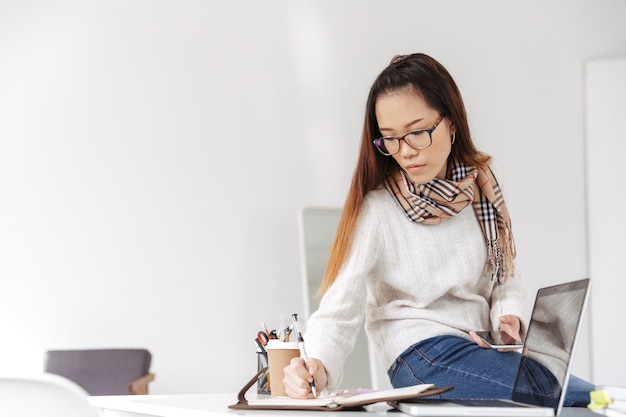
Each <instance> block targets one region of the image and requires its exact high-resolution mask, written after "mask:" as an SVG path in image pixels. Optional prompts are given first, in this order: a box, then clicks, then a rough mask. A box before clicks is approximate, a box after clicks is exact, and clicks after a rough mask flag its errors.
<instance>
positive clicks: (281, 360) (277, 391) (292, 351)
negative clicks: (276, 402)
mask: <svg viewBox="0 0 626 417" xmlns="http://www.w3.org/2000/svg"><path fill="white" fill-rule="evenodd" d="M265 350H266V351H267V361H268V365H269V374H270V375H269V378H270V391H271V393H272V397H278V396H286V395H287V393H286V392H285V385H284V384H283V378H284V377H285V372H284V369H285V367H286V366H287V365H289V363H290V362H291V359H292V358H297V357H299V356H300V348H299V346H298V342H281V341H280V340H275V339H272V340H270V341H269V342H268V343H267V345H266V346H265Z"/></svg>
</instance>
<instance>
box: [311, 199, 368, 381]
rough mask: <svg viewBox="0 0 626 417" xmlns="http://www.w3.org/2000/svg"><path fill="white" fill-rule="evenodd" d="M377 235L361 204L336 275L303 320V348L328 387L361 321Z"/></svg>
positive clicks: (340, 371)
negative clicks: (316, 306) (322, 372)
mask: <svg viewBox="0 0 626 417" xmlns="http://www.w3.org/2000/svg"><path fill="white" fill-rule="evenodd" d="M379 239H380V238H379V236H378V233H377V222H376V221H374V219H373V215H372V213H371V211H370V210H369V208H368V205H367V204H364V205H363V207H362V210H361V213H360V214H359V218H358V220H357V224H356V227H355V229H354V233H353V236H352V239H351V244H350V248H349V250H348V253H347V256H346V259H345V260H344V262H343V265H342V267H341V269H340V270H339V273H338V275H337V278H336V280H335V281H334V282H333V284H332V285H331V286H330V288H329V289H328V291H327V292H326V293H325V294H324V296H323V297H322V299H321V301H320V306H319V309H318V310H317V311H316V312H315V313H314V314H313V315H311V317H310V319H309V322H308V323H307V328H306V341H307V351H308V354H309V356H310V357H312V358H317V359H320V360H321V361H322V362H323V363H324V366H325V367H326V373H327V375H328V384H327V389H328V390H334V389H336V388H337V387H338V386H339V383H340V382H341V379H342V377H343V366H344V363H345V360H346V358H347V356H348V355H349V354H350V352H351V351H352V350H353V348H354V343H355V340H356V337H357V334H358V332H359V330H360V329H361V326H362V324H363V319H364V312H365V305H366V294H367V290H366V278H367V276H368V274H369V271H370V270H371V268H372V267H373V265H375V263H376V257H377V253H378V250H377V248H378V242H379Z"/></svg>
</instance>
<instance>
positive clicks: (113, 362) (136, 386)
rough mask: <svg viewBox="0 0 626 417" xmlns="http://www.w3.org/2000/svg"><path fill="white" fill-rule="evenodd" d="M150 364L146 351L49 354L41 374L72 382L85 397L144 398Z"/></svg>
mask: <svg viewBox="0 0 626 417" xmlns="http://www.w3.org/2000/svg"><path fill="white" fill-rule="evenodd" d="M151 362H152V355H151V354H150V352H149V351H148V350H146V349H85V350H49V351H48V352H46V357H45V361H44V371H45V372H48V373H52V374H56V375H61V376H63V377H65V378H67V379H70V380H72V381H74V382H75V383H77V384H78V385H80V386H81V387H83V388H84V389H85V391H87V392H88V393H89V395H123V394H147V393H148V383H149V382H150V381H152V380H153V379H154V374H152V373H150V364H151Z"/></svg>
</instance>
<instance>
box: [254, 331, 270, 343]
mask: <svg viewBox="0 0 626 417" xmlns="http://www.w3.org/2000/svg"><path fill="white" fill-rule="evenodd" d="M256 338H257V339H258V341H259V342H261V344H262V345H263V346H265V345H267V342H269V340H270V337H269V335H268V334H267V333H265V332H264V331H263V330H261V331H260V332H258V333H257V334H256Z"/></svg>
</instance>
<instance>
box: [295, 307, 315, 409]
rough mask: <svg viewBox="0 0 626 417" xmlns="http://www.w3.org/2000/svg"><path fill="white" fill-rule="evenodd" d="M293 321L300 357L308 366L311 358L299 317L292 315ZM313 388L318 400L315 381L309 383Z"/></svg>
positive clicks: (312, 390)
mask: <svg viewBox="0 0 626 417" xmlns="http://www.w3.org/2000/svg"><path fill="white" fill-rule="evenodd" d="M291 320H292V322H293V331H294V332H296V334H297V335H298V347H299V348H300V356H302V359H304V363H305V365H306V361H307V360H308V359H309V356H308V355H307V354H306V349H305V348H304V338H303V337H302V333H301V332H300V329H298V315H297V314H292V315H291ZM309 385H310V387H311V392H313V396H314V397H316V398H317V389H316V388H315V381H311V382H310V383H309Z"/></svg>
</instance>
